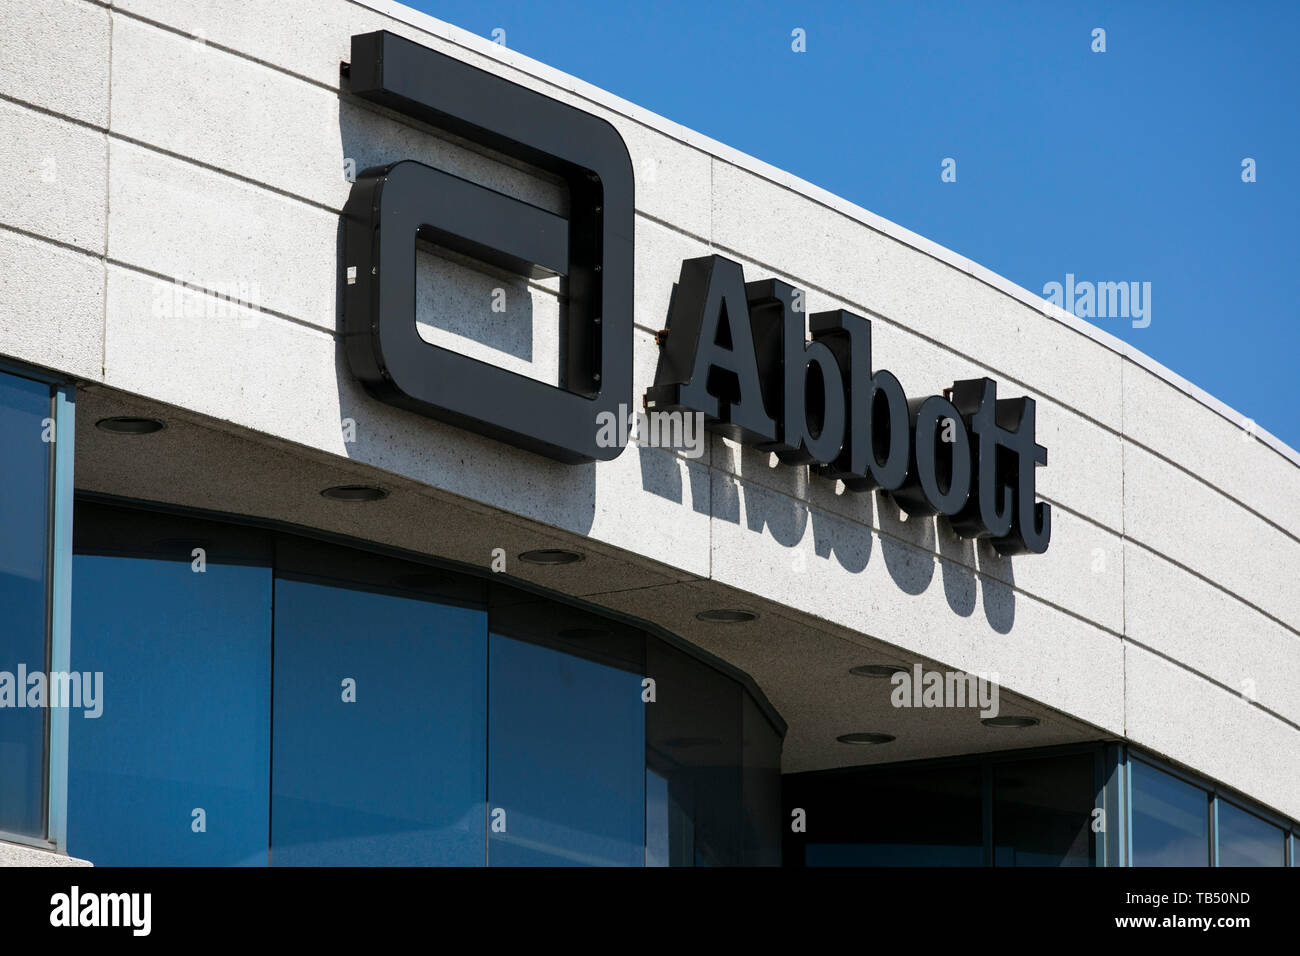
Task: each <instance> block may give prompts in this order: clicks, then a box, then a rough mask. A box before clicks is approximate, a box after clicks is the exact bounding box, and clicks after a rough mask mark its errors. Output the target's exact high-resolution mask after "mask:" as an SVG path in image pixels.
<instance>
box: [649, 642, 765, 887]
mask: <svg viewBox="0 0 1300 956" xmlns="http://www.w3.org/2000/svg"><path fill="white" fill-rule="evenodd" d="M646 673H647V674H648V675H649V676H650V677H651V678H653V679H654V681H655V703H653V704H651V705H650V706H649V710H648V711H647V714H646V720H647V727H646V745H645V748H646V749H645V760H646V788H647V812H648V813H649V814H650V816H649V817H647V820H646V830H647V832H648V833H653V834H654V838H655V841H656V842H655V844H654V845H653V853H652V854H651V855H652V857H653V859H654V860H655V861H656V862H658V861H660V860H666V865H668V866H736V865H739V864H740V863H742V862H743V861H744V857H743V849H742V847H743V842H744V840H743V835H742V834H743V830H744V822H745V821H744V812H743V809H742V808H743V806H744V796H745V794H744V780H743V779H742V775H741V750H742V745H741V720H742V717H741V709H740V701H741V695H742V691H741V687H740V685H739V684H737V683H736V682H735V681H733V680H731V679H730V678H729V677H726V676H724V675H722V674H719V673H718V672H716V671H714V670H713V669H712V668H710V667H708V666H706V665H705V664H702V663H701V662H700V661H698V660H696V659H695V658H693V657H691V656H690V655H688V654H685V653H683V652H682V651H679V650H677V649H676V648H673V647H670V646H669V645H667V644H666V643H664V642H662V641H659V640H655V639H651V640H650V641H648V642H647V644H646ZM756 743H757V740H756ZM651 792H653V793H654V795H655V799H654V801H651V800H650V796H649V794H650V793H651ZM755 796H756V798H757V797H759V796H760V793H759V792H756V794H755ZM759 812H760V813H761V812H762V811H761V810H760V811H759ZM755 822H756V823H757V821H755ZM756 833H757V831H756ZM758 849H759V848H758V846H757V845H756V847H755V850H756V852H757V851H758ZM760 855H761V854H760Z"/></svg>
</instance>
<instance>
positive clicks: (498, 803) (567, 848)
mask: <svg viewBox="0 0 1300 956" xmlns="http://www.w3.org/2000/svg"><path fill="white" fill-rule="evenodd" d="M490 662H491V665H490V666H491V677H490V683H489V687H490V689H491V690H490V693H491V708H490V715H491V716H490V718H489V730H488V741H489V754H490V756H489V763H488V767H489V793H490V803H491V806H492V819H491V820H490V821H489V827H490V833H489V861H490V863H491V864H492V865H493V866H583V865H588V866H641V865H642V864H643V863H644V861H645V778H644V767H645V765H644V755H645V708H646V706H647V705H646V704H644V703H643V702H642V700H641V690H642V688H641V675H640V674H638V673H633V672H630V671H627V670H623V669H620V668H618V667H614V666H611V665H609V664H604V663H599V662H597V661H594V660H585V659H583V658H581V657H577V656H574V655H572V654H567V653H565V652H563V651H561V650H558V649H556V648H553V647H545V646H542V645H540V644H535V643H531V642H529V641H523V640H515V639H513V638H510V637H505V636H502V635H500V634H497V633H496V632H495V624H494V631H493V633H492V636H491V656H490ZM651 706H652V705H651Z"/></svg>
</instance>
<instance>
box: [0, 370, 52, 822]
mask: <svg viewBox="0 0 1300 956" xmlns="http://www.w3.org/2000/svg"><path fill="white" fill-rule="evenodd" d="M49 416H50V390H49V388H48V386H45V385H41V384H38V383H36V382H30V381H28V380H27V379H22V378H16V377H14V376H12V375H5V374H0V609H3V614H4V623H3V626H2V627H0V831H8V832H10V833H19V834H23V835H26V836H36V837H42V836H44V835H45V772H44V768H45V709H44V708H43V707H36V708H27V707H19V706H18V704H19V703H20V697H21V698H22V700H21V702H22V703H24V704H25V703H26V701H27V698H26V695H27V693H28V690H29V687H23V686H19V682H18V677H19V670H20V668H21V669H22V670H23V671H25V672H28V673H32V672H40V671H44V670H45V667H46V659H45V655H46V560H47V553H48V548H49V487H50V448H51V446H50V445H49V444H47V443H46V442H45V441H43V440H42V431H43V425H42V422H43V421H44V419H46V418H48V417H49Z"/></svg>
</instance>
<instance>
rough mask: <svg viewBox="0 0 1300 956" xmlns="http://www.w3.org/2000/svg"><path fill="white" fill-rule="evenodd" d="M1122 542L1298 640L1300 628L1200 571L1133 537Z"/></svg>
mask: <svg viewBox="0 0 1300 956" xmlns="http://www.w3.org/2000/svg"><path fill="white" fill-rule="evenodd" d="M1124 540H1125V541H1126V542H1128V543H1129V544H1131V545H1133V546H1134V547H1137V548H1141V549H1142V550H1143V551H1146V552H1147V553H1148V554H1152V555H1154V556H1155V557H1157V558H1159V559H1160V560H1161V561H1164V562H1166V563H1168V564H1172V565H1173V566H1174V567H1176V568H1178V569H1179V570H1180V571H1184V572H1186V573H1187V574H1190V575H1191V576H1192V577H1194V578H1196V579H1197V580H1199V581H1202V582H1204V583H1205V584H1208V585H1210V586H1211V587H1212V588H1215V589H1216V590H1218V591H1221V592H1222V593H1224V594H1226V595H1227V596H1228V597H1230V598H1233V599H1234V600H1236V601H1237V602H1238V603H1239V604H1242V605H1244V606H1246V607H1248V608H1250V609H1251V610H1252V611H1258V612H1259V613H1260V614H1262V615H1263V616H1264V617H1266V618H1268V619H1269V620H1270V621H1272V622H1273V623H1274V624H1276V625H1278V626H1279V627H1282V628H1285V629H1286V630H1288V631H1290V632H1291V633H1292V634H1294V635H1296V636H1297V637H1298V638H1300V627H1297V626H1296V625H1293V624H1288V623H1287V622H1286V621H1284V620H1282V619H1281V618H1280V617H1278V616H1277V615H1275V614H1272V613H1271V612H1269V611H1266V610H1264V608H1262V607H1260V606H1259V605H1257V604H1255V603H1253V602H1251V601H1247V600H1246V599H1245V598H1244V597H1242V596H1241V595H1240V594H1238V593H1237V592H1236V591H1233V590H1232V589H1230V588H1228V587H1227V586H1226V585H1223V584H1219V583H1218V582H1217V581H1215V580H1214V579H1213V578H1209V577H1206V576H1205V575H1204V574H1202V573H1201V572H1200V571H1197V570H1196V569H1195V568H1190V567H1188V566H1187V565H1185V564H1183V563H1182V562H1181V561H1178V560H1176V559H1174V558H1171V557H1170V556H1169V555H1167V554H1165V553H1164V552H1163V551H1157V550H1156V549H1155V548H1154V547H1152V546H1151V545H1149V544H1147V543H1146V542H1144V541H1140V540H1138V539H1137V538H1133V537H1126V538H1125V539H1124Z"/></svg>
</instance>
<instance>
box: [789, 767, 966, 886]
mask: <svg viewBox="0 0 1300 956" xmlns="http://www.w3.org/2000/svg"><path fill="white" fill-rule="evenodd" d="M981 779H982V775H981V770H980V768H979V767H978V766H956V767H943V768H936V769H932V770H894V771H889V770H868V771H859V772H856V773H852V772H845V773H836V772H831V773H825V774H809V775H807V776H804V775H799V777H796V778H790V777H787V778H786V780H787V797H786V799H787V804H788V805H787V814H786V817H787V819H788V818H789V812H788V811H789V810H791V809H793V808H795V807H799V808H802V809H803V810H804V811H805V812H806V814H807V828H808V829H807V832H808V838H807V841H806V842H804V841H802V840H800V839H791V840H790V842H789V843H788V844H787V846H788V847H791V848H798V847H800V846H802V849H803V851H804V852H803V860H804V864H805V865H806V866H980V865H982V864H983V862H984V836H983V811H982V806H983V800H982V794H981ZM791 784H793V785H791ZM789 856H790V857H792V858H793V860H794V861H796V862H797V857H796V856H795V855H794V853H793V852H792V853H790V854H789Z"/></svg>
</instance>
